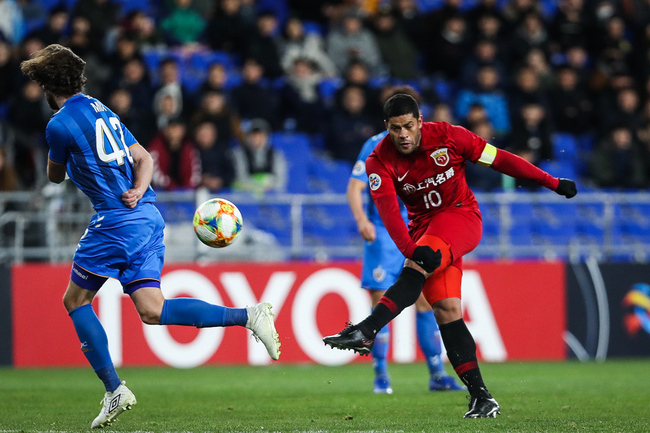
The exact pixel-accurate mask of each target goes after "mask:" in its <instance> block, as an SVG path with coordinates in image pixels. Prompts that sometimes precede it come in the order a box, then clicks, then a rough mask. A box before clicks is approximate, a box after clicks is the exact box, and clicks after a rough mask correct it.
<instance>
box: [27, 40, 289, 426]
mask: <svg viewBox="0 0 650 433" xmlns="http://www.w3.org/2000/svg"><path fill="white" fill-rule="evenodd" d="M85 64H86V63H85V62H84V61H83V60H82V59H81V58H80V57H78V56H77V55H76V54H74V53H73V52H72V51H71V50H70V49H68V48H65V47H63V46H61V45H58V44H54V45H49V46H47V47H46V48H44V49H42V50H40V51H37V52H36V53H34V55H33V56H32V58H31V59H30V60H26V61H24V62H22V63H21V70H22V72H23V73H24V74H25V75H26V76H28V77H29V78H30V79H32V80H34V81H35V82H37V83H38V84H39V85H40V86H41V87H42V88H43V90H44V91H45V96H46V99H47V102H48V104H49V105H50V107H51V108H52V109H53V110H54V111H55V113H54V115H53V116H52V118H51V119H50V121H49V123H48V125H47V130H46V136H47V143H48V146H49V148H50V152H49V161H48V166H47V175H48V178H49V179H50V181H52V182H54V183H61V182H63V181H64V180H65V178H66V173H67V175H68V177H69V178H70V180H71V181H72V182H74V184H75V185H76V186H77V187H78V188H79V189H80V190H81V191H83V192H84V193H85V194H86V195H87V196H88V198H89V199H90V200H91V202H92V204H93V207H94V209H95V211H96V213H95V215H94V216H93V217H92V218H91V220H90V224H89V225H88V229H87V230H86V232H85V233H84V234H83V236H82V237H81V240H80V241H79V245H78V247H77V251H76V252H75V254H74V257H73V263H72V271H71V273H70V282H69V283H68V287H67V289H66V292H65V294H64V296H63V304H64V306H65V308H66V310H67V311H68V314H69V316H70V318H71V319H72V323H73V325H74V328H75V331H76V333H77V336H78V337H79V340H80V342H81V350H82V351H83V353H84V355H85V356H86V358H87V359H88V361H89V362H90V365H91V366H92V367H93V369H94V370H95V373H96V374H97V376H98V377H99V378H100V379H101V380H102V382H103V383H104V387H105V389H106V393H105V395H104V399H103V400H102V404H103V406H102V410H101V412H100V413H99V415H98V416H97V417H96V418H95V419H94V421H93V422H92V424H91V427H92V428H101V427H104V426H107V425H110V424H111V423H112V422H113V421H114V420H115V418H116V417H117V416H118V415H119V414H121V413H122V412H124V411H125V410H127V409H130V408H131V406H133V405H134V404H136V398H135V396H134V395H133V393H132V392H131V391H130V390H129V389H128V388H127V387H126V385H125V382H124V381H121V380H120V378H119V376H118V374H117V372H116V370H115V367H114V366H113V362H112V360H111V356H110V353H109V350H108V341H107V337H106V332H105V331H104V328H103V327H102V324H101V322H100V321H99V319H98V317H97V315H96V314H95V312H94V310H93V308H92V305H91V303H92V300H93V298H94V297H95V295H96V294H97V291H98V290H99V289H100V288H101V286H102V285H103V284H104V282H105V281H106V280H107V279H108V278H115V279H117V280H119V281H120V283H121V284H122V287H123V289H124V292H125V293H126V294H128V295H129V296H130V297H131V299H132V301H133V303H134V305H135V308H136V310H137V311H138V313H139V314H140V318H141V319H142V321H143V322H144V323H147V324H151V325H186V326H196V327H214V326H233V325H239V326H245V327H247V328H248V329H250V330H251V331H252V332H253V335H254V336H255V337H256V339H258V341H259V340H261V341H262V343H263V344H264V345H265V346H266V349H267V351H268V353H269V355H270V356H271V358H273V359H278V357H279V355H280V351H279V348H280V341H279V337H278V334H277V332H276V329H275V325H274V323H273V313H272V311H271V305H270V304H268V303H260V304H258V305H256V306H254V307H250V308H226V307H223V306H220V305H212V304H208V303H206V302H204V301H201V300H198V299H191V298H176V299H165V297H164V296H163V294H162V292H161V290H160V277H161V272H162V266H163V260H164V253H165V246H164V244H163V228H164V227H165V223H164V221H163V218H162V216H161V215H160V213H159V212H158V210H157V208H156V207H155V206H154V204H153V203H154V202H155V201H156V194H155V193H154V191H153V189H151V186H150V185H149V184H150V182H151V176H152V172H153V161H152V159H151V156H150V155H149V153H148V152H147V151H146V150H145V149H144V148H143V147H142V146H141V145H140V144H138V142H137V140H136V139H135V138H134V137H133V135H132V134H131V133H130V132H129V130H128V129H127V128H126V127H125V126H124V125H123V124H122V122H121V121H120V119H119V117H118V116H117V115H116V114H115V113H113V112H112V111H111V110H109V109H108V108H106V106H105V105H104V104H102V103H101V102H100V101H98V100H97V99H94V98H92V97H90V96H88V95H85V94H83V93H82V91H83V85H84V83H85V82H86V77H85V76H84V69H85Z"/></svg>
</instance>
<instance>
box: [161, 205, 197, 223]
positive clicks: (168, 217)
mask: <svg viewBox="0 0 650 433" xmlns="http://www.w3.org/2000/svg"><path fill="white" fill-rule="evenodd" d="M155 204H156V207H157V208H158V211H159V212H160V214H161V215H162V216H163V218H164V219H165V222H167V223H169V224H172V223H183V222H187V221H192V218H193V217H194V211H195V210H196V203H194V202H193V201H192V202H173V203H172V202H156V203H155Z"/></svg>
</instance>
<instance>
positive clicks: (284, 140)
mask: <svg viewBox="0 0 650 433" xmlns="http://www.w3.org/2000/svg"><path fill="white" fill-rule="evenodd" d="M271 143H272V145H273V147H275V148H277V149H280V150H282V152H283V153H284V156H285V158H286V160H287V165H288V170H289V181H288V185H287V192H290V193H301V194H302V193H306V192H307V190H308V185H309V175H308V173H309V163H310V161H311V159H312V152H311V148H310V144H309V137H308V136H307V135H306V134H300V133H284V132H276V133H273V134H271Z"/></svg>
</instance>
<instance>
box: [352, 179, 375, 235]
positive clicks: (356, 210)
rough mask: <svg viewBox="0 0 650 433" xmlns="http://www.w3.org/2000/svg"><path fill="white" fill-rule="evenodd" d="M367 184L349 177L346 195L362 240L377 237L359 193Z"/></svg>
mask: <svg viewBox="0 0 650 433" xmlns="http://www.w3.org/2000/svg"><path fill="white" fill-rule="evenodd" d="M367 186H368V185H367V184H366V182H362V181H360V180H358V179H352V178H350V180H349V181H348V188H347V191H346V195H347V198H348V205H349V206H350V210H351V211H352V215H353V216H354V220H355V221H356V222H357V230H359V234H360V235H361V237H362V238H363V239H364V240H366V241H370V242H372V241H374V240H375V239H376V238H377V233H376V231H375V225H374V224H373V223H372V222H370V220H369V219H368V215H366V212H365V210H364V209H363V197H362V195H361V193H362V192H363V190H365V189H366V187H367Z"/></svg>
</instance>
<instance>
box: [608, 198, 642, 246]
mask: <svg viewBox="0 0 650 433" xmlns="http://www.w3.org/2000/svg"><path fill="white" fill-rule="evenodd" d="M614 222H615V226H616V227H618V230H620V233H621V235H623V236H627V237H629V238H631V239H634V240H636V241H639V242H646V243H648V242H650V204H622V205H618V206H616V208H615V211H614Z"/></svg>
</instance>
